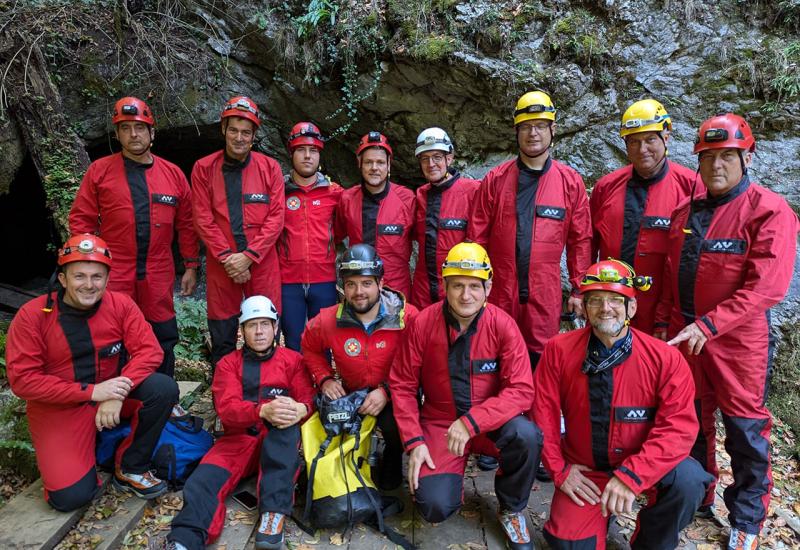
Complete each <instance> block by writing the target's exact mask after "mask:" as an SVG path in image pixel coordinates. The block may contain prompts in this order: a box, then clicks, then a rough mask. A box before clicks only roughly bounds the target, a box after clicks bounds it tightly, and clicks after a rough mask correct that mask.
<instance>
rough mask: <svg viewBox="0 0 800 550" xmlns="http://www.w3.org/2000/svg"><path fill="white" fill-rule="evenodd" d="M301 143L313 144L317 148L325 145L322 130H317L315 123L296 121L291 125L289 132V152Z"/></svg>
mask: <svg viewBox="0 0 800 550" xmlns="http://www.w3.org/2000/svg"><path fill="white" fill-rule="evenodd" d="M301 145H313V146H314V147H316V148H318V149H323V148H324V147H325V139H324V138H323V137H322V132H320V131H319V128H317V126H316V125H315V124H312V123H311V122H298V123H297V124H295V125H294V126H292V131H291V133H290V134H289V153H293V152H294V150H295V149H297V148H298V147H300V146H301Z"/></svg>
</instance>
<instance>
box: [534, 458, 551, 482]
mask: <svg viewBox="0 0 800 550" xmlns="http://www.w3.org/2000/svg"><path fill="white" fill-rule="evenodd" d="M536 479H538V480H539V481H541V482H543V483H548V482H550V481H553V478H552V477H550V474H548V473H547V470H545V469H544V464H542V463H541V462H540V463H539V465H538V466H537V467H536Z"/></svg>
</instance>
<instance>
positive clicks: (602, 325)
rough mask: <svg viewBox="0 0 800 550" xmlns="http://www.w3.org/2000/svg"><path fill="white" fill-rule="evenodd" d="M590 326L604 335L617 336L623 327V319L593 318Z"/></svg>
mask: <svg viewBox="0 0 800 550" xmlns="http://www.w3.org/2000/svg"><path fill="white" fill-rule="evenodd" d="M591 324H592V328H594V329H595V330H596V331H597V332H599V333H600V334H602V335H604V336H617V335H618V334H619V333H620V332H621V331H622V329H623V328H624V327H625V322H624V321H619V320H617V319H595V320H593V321H592V323H591Z"/></svg>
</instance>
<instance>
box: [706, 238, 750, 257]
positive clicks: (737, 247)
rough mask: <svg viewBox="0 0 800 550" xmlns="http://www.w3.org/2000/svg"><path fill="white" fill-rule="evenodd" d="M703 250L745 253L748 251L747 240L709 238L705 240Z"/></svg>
mask: <svg viewBox="0 0 800 550" xmlns="http://www.w3.org/2000/svg"><path fill="white" fill-rule="evenodd" d="M702 250H703V252H720V253H722V254H744V253H745V252H746V251H747V242H746V241H745V240H743V239H708V240H705V241H703V249H702Z"/></svg>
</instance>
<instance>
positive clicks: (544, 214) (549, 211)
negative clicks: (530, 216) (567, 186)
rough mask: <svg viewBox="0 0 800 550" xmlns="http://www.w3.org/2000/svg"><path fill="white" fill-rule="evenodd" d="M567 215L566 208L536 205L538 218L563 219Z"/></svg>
mask: <svg viewBox="0 0 800 550" xmlns="http://www.w3.org/2000/svg"><path fill="white" fill-rule="evenodd" d="M566 215H567V209H566V208H559V207H558V206H545V205H541V206H537V207H536V216H537V217H539V218H549V219H551V220H563V219H564V217H565V216H566Z"/></svg>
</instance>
